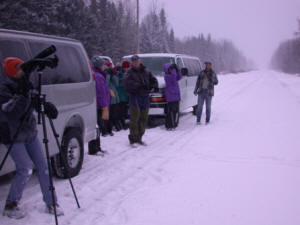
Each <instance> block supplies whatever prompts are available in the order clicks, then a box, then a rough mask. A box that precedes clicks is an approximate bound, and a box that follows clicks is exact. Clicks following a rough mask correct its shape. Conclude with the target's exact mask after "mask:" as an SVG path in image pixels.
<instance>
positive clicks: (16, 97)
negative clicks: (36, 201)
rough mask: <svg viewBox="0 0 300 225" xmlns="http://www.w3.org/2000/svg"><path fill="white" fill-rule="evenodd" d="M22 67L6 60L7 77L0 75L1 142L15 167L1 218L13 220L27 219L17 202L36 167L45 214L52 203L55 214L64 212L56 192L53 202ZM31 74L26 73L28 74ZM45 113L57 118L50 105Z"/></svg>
mask: <svg viewBox="0 0 300 225" xmlns="http://www.w3.org/2000/svg"><path fill="white" fill-rule="evenodd" d="M24 65H25V64H24V62H23V61H22V60H21V59H18V58H12V57H10V58H6V59H5V60H4V62H3V68H4V72H5V74H6V76H5V75H4V76H2V78H1V83H0V142H1V143H3V144H5V145H6V146H7V148H8V147H9V146H10V145H11V144H13V146H12V149H11V151H10V156H11V158H12V160H13V161H14V163H15V165H16V175H15V176H14V178H13V180H12V183H11V186H10V190H9V194H8V196H7V199H6V203H5V208H4V212H3V215H4V216H7V217H9V218H14V219H21V218H24V217H25V216H26V212H25V211H24V210H23V209H21V208H20V207H19V201H20V200H21V198H22V194H23V191H24V188H25V185H26V183H27V182H28V180H29V178H30V176H31V174H32V170H33V167H34V166H35V168H36V169H37V175H38V179H39V183H40V187H41V191H42V194H43V200H44V202H45V203H46V212H47V213H50V214H54V207H53V204H55V205H56V213H57V215H58V216H60V215H63V214H64V213H63V211H62V209H61V208H60V207H59V205H58V204H57V198H56V194H55V193H54V199H53V198H52V192H51V189H50V181H49V173H48V166H47V163H46V160H45V158H44V155H43V152H42V146H41V143H40V141H39V139H38V137H37V126H36V125H37V123H36V119H35V116H34V114H33V109H34V108H36V105H34V104H33V103H34V102H33V100H32V99H31V98H30V95H29V90H30V88H31V83H30V82H29V81H28V79H27V78H25V72H26V69H24V68H25V67H24ZM24 71H25V72H24ZM30 72H31V71H28V73H30ZM26 113H27V114H26ZM25 114H26V115H25ZM45 114H46V115H47V116H48V117H49V118H51V119H55V118H56V117H57V109H56V107H55V106H54V105H53V104H52V103H50V102H46V103H45ZM23 120H24V121H23ZM22 121H23V126H22V127H21V129H20V130H19V133H18V136H17V139H16V140H15V142H14V143H12V142H13V136H14V135H15V133H16V132H17V130H18V127H19V126H20V124H21V122H22Z"/></svg>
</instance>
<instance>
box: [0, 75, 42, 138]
mask: <svg viewBox="0 0 300 225" xmlns="http://www.w3.org/2000/svg"><path fill="white" fill-rule="evenodd" d="M19 91H20V85H19V84H18V83H17V82H15V81H13V80H11V79H9V78H7V77H4V76H3V77H1V82H0V143H3V144H9V143H11V141H12V138H13V136H14V135H15V133H16V131H17V128H18V127H19V125H20V123H21V121H22V119H23V118H24V117H25V113H26V112H27V111H28V112H29V113H28V115H27V116H26V119H25V120H24V123H23V126H22V129H21V130H20V132H19V135H18V137H17V139H16V142H28V141H31V140H32V139H33V138H35V137H36V135H37V128H36V120H35V117H34V115H33V109H29V107H30V105H31V104H30V103H31V100H30V98H29V97H25V96H23V95H21V94H20V93H19Z"/></svg>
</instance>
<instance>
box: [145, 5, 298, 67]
mask: <svg viewBox="0 0 300 225" xmlns="http://www.w3.org/2000/svg"><path fill="white" fill-rule="evenodd" d="M156 1H157V3H158V6H164V8H165V9H166V12H167V16H168V20H169V22H170V25H171V26H172V27H173V28H174V30H175V35H176V36H177V37H180V38H184V37H186V36H191V35H198V34H199V33H201V32H202V33H204V34H205V35H207V34H208V33H211V34H212V36H213V39H223V38H226V39H230V40H232V41H233V42H234V43H235V44H236V46H237V47H238V48H239V49H240V50H241V51H242V52H243V53H244V54H245V55H246V56H247V57H249V58H251V59H253V60H254V61H255V62H256V63H257V65H258V66H260V67H265V66H267V65H268V64H269V61H270V58H271V55H272V53H273V52H274V50H275V49H276V47H277V46H278V44H279V43H280V41H282V40H285V39H287V38H291V37H293V33H294V32H295V31H296V30H297V18H300V0H156ZM140 2H141V10H142V15H144V14H145V13H146V12H147V11H148V7H150V6H151V2H152V0H140Z"/></svg>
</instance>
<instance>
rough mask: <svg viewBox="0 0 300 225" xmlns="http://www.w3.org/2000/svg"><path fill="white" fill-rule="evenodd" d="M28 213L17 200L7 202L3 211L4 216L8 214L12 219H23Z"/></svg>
mask: <svg viewBox="0 0 300 225" xmlns="http://www.w3.org/2000/svg"><path fill="white" fill-rule="evenodd" d="M26 215H27V214H26V212H25V211H24V210H22V209H21V208H20V207H19V206H18V203H16V202H12V203H9V204H6V205H5V208H4V211H3V216H7V217H9V218H12V219H22V218H24V217H25V216H26Z"/></svg>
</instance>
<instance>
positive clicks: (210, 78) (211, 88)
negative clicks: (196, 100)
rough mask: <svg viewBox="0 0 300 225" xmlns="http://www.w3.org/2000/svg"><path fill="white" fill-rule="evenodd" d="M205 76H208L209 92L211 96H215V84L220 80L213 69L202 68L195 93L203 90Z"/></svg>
mask: <svg viewBox="0 0 300 225" xmlns="http://www.w3.org/2000/svg"><path fill="white" fill-rule="evenodd" d="M205 76H207V78H208V82H209V83H208V94H209V95H210V96H214V93H215V90H214V89H215V88H214V86H215V85H217V84H218V82H219V81H218V78H217V74H216V73H215V71H213V70H202V71H201V72H200V74H199V76H198V79H197V83H196V86H195V90H194V93H195V94H199V93H200V92H201V91H202V90H203V89H202V85H203V81H204V79H205Z"/></svg>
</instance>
